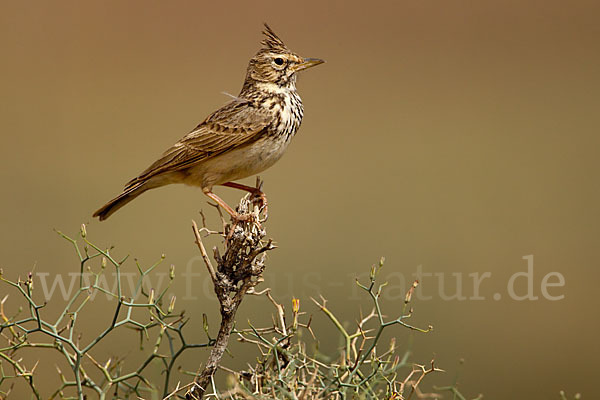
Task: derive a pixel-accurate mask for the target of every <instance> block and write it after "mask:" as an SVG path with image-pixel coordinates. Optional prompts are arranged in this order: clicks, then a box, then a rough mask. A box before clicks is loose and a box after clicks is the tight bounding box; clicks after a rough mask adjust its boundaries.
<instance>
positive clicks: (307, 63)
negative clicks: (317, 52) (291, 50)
mask: <svg viewBox="0 0 600 400" xmlns="http://www.w3.org/2000/svg"><path fill="white" fill-rule="evenodd" d="M324 62H325V60H321V59H320V58H305V59H303V60H302V62H301V63H300V64H297V65H296V67H295V68H294V72H298V71H302V70H305V69H307V68H310V67H314V66H315V65H319V64H323V63H324Z"/></svg>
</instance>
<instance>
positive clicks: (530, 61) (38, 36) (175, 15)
mask: <svg viewBox="0 0 600 400" xmlns="http://www.w3.org/2000/svg"><path fill="white" fill-rule="evenodd" d="M599 11H600V5H599V4H598V2H596V1H571V2H563V1H481V2H476V1H428V0H419V1H399V2H380V1H372V2H364V1H361V2H356V1H353V2H347V1H331V2H327V1H304V2H281V1H272V2H243V3H242V2H240V3H234V2H221V3H217V2H200V1H177V2H160V1H126V2H124V1H102V2H100V1H97V2H91V1H87V2H79V1H60V2H45V1H32V2H8V1H2V3H1V6H0V52H1V58H2V59H1V62H0V76H1V79H2V85H1V88H2V89H1V90H2V92H1V93H2V94H1V96H0V121H1V123H2V129H1V131H2V133H1V134H2V141H1V145H0V149H1V150H0V152H1V157H0V166H1V168H0V179H1V182H2V192H1V193H2V196H1V200H0V201H1V203H0V204H1V211H0V224H1V226H2V229H1V231H0V243H1V246H2V247H1V251H2V253H1V254H2V255H1V259H0V263H1V265H0V266H1V267H2V268H3V269H4V272H5V274H6V275H7V276H9V277H11V278H16V277H17V276H18V275H21V276H24V275H25V274H26V273H27V272H28V271H30V270H31V269H32V268H34V266H35V271H36V272H48V273H50V274H51V275H50V276H51V277H52V276H54V275H55V274H66V273H68V272H72V271H76V270H77V268H78V266H77V263H76V262H75V259H74V256H73V254H72V250H71V249H70V248H69V246H68V245H67V243H65V242H64V241H61V240H60V239H59V238H58V237H57V235H56V234H55V233H54V232H53V231H52V229H53V228H57V229H60V230H63V231H65V232H67V233H70V234H73V235H75V234H76V232H77V231H78V229H79V225H80V224H81V223H84V222H85V223H88V222H89V226H88V232H89V235H90V238H91V239H92V240H93V241H95V242H97V243H99V244H101V245H109V244H116V245H117V248H116V250H115V251H117V252H118V253H119V254H122V255H124V254H132V255H134V256H135V257H137V258H138V259H139V260H140V262H141V263H142V264H144V265H150V264H151V263H152V262H154V261H155V260H157V259H158V258H159V257H160V255H161V254H162V253H165V254H166V256H167V260H166V264H165V271H166V268H167V267H168V265H170V264H174V265H175V266H176V271H177V274H178V278H177V279H176V284H175V285H176V286H175V288H174V290H173V292H178V293H180V295H179V298H178V303H177V305H178V307H182V308H185V309H186V310H187V313H188V314H189V315H190V316H191V317H192V324H191V329H190V330H189V333H188V335H191V337H192V338H194V337H195V335H197V338H198V340H203V338H204V336H203V334H201V333H200V332H201V324H200V321H201V313H202V312H206V313H207V314H208V315H209V318H210V321H211V324H212V325H211V326H212V329H213V330H216V327H215V324H216V321H217V316H218V313H217V304H216V302H215V301H214V300H213V299H212V298H211V292H210V290H209V288H208V287H207V286H206V285H205V283H206V281H205V280H204V278H205V277H206V276H205V274H204V269H203V268H204V267H203V265H202V263H201V262H200V260H199V259H198V251H197V249H196V247H195V245H194V243H193V238H192V234H191V230H190V220H191V219H192V218H198V214H197V213H198V210H199V209H201V208H202V209H205V210H206V211H207V213H208V215H209V221H210V222H211V223H213V224H215V226H216V225H217V224H218V220H217V218H216V217H215V214H214V213H213V211H212V210H211V209H210V207H208V206H207V205H206V200H207V199H206V198H205V197H204V196H203V195H202V193H201V191H200V190H198V189H195V188H190V187H183V186H171V187H167V188H161V189H158V190H156V191H152V192H148V193H147V194H144V195H143V196H142V197H140V198H139V199H137V200H136V201H135V202H133V203H131V204H130V205H128V206H127V207H125V208H124V209H122V210H121V211H119V212H118V213H117V214H115V215H114V216H112V217H111V218H110V219H109V220H107V221H105V222H103V223H98V222H97V221H95V220H92V219H91V214H92V212H93V211H94V210H95V209H97V208H98V207H99V206H101V205H102V204H103V203H104V202H105V201H107V200H109V199H110V198H111V197H113V196H114V195H116V194H118V192H119V191H120V190H121V188H122V185H123V184H124V183H125V182H126V181H127V180H129V179H130V178H131V177H133V176H135V175H136V174H137V173H138V172H140V171H141V170H143V169H144V168H145V167H147V166H148V165H149V164H150V163H151V162H152V161H154V159H155V158H156V157H157V156H158V155H160V153H161V152H162V151H163V150H165V149H166V148H167V147H168V146H170V145H171V144H172V143H174V142H175V141H176V140H178V139H179V138H180V137H181V136H183V135H184V134H186V133H187V132H188V131H189V130H190V129H191V128H193V127H194V126H195V125H196V124H197V123H198V122H200V121H201V120H202V119H203V118H204V117H205V116H206V115H207V114H208V113H209V112H211V111H213V110H214V109H216V108H218V107H219V106H220V105H222V104H223V103H225V102H226V101H227V97H226V96H224V95H223V94H222V92H228V93H232V94H237V92H238V90H239V88H240V87H241V84H242V80H243V77H244V73H245V68H246V64H247V61H248V59H249V58H250V57H251V56H252V55H253V54H254V53H255V52H256V50H257V49H258V48H259V41H260V40H261V35H260V30H261V28H262V26H261V24H262V22H264V21H266V22H268V23H269V24H270V25H271V26H272V27H273V29H274V30H275V31H276V32H277V33H278V34H279V35H280V36H281V37H282V39H283V40H284V41H285V42H286V43H287V44H288V46H289V47H290V48H291V49H293V50H294V51H296V52H298V53H300V54H302V55H304V56H309V57H319V58H323V59H325V60H326V61H327V63H326V64H324V65H321V66H319V67H317V68H315V69H313V70H309V71H307V72H306V73H304V74H303V75H302V76H301V77H300V79H299V82H298V88H299V92H300V94H301V96H302V98H303V101H304V104H305V117H304V122H303V125H302V127H301V129H300V131H299V134H298V135H297V137H296V138H295V139H294V142H293V143H292V145H291V146H290V148H289V149H288V152H287V154H286V155H285V157H284V158H283V159H282V160H281V161H280V162H279V163H278V164H276V165H275V166H274V167H273V168H271V169H270V170H268V171H266V172H265V173H264V174H263V175H262V176H263V178H264V179H265V180H266V183H265V190H266V192H267V194H268V197H269V201H270V204H271V207H270V209H269V210H270V219H269V221H268V223H267V228H268V234H269V236H270V237H273V238H274V239H275V240H276V242H277V244H278V246H279V248H278V249H277V250H275V251H274V252H272V253H271V254H270V256H269V261H268V272H267V275H266V282H265V283H264V284H263V287H267V286H270V287H272V288H273V290H274V292H275V295H276V296H277V297H278V298H279V299H280V300H281V301H284V302H285V304H289V303H288V302H289V299H290V298H291V297H292V296H296V297H300V298H301V304H302V308H303V309H304V310H305V311H307V312H310V313H314V314H316V315H315V330H317V333H318V334H319V333H320V336H321V338H322V341H323V348H322V350H325V351H329V352H333V351H335V349H336V348H337V344H338V341H337V338H336V337H335V336H333V335H331V336H329V337H328V336H327V335H328V333H327V332H328V331H327V330H326V328H327V327H328V325H327V323H326V321H325V320H324V319H323V316H322V315H319V314H318V312H317V309H316V307H314V305H312V303H311V302H310V297H311V296H313V297H317V296H318V295H319V294H320V293H323V294H324V295H325V296H326V297H327V298H328V300H329V305H330V306H331V307H332V309H333V310H334V311H335V312H336V313H337V314H338V316H339V318H340V319H342V320H346V321H348V322H349V323H353V321H355V320H356V318H357V315H358V311H359V307H362V309H363V310H367V309H368V302H366V301H359V300H357V299H358V297H357V291H356V289H355V286H354V283H353V280H354V277H356V276H358V275H359V274H363V275H364V273H365V272H366V271H368V268H369V266H370V265H371V264H372V263H373V262H376V261H377V260H378V259H379V257H380V256H386V259H387V261H386V266H385V267H384V270H383V272H382V275H383V276H384V277H386V276H387V278H388V279H389V281H390V290H391V292H390V293H389V294H388V301H387V302H386V303H385V309H386V312H387V314H389V315H390V316H393V315H395V314H396V312H397V310H399V309H400V304H401V300H400V299H401V298H402V293H403V290H404V289H402V288H401V287H400V282H401V280H400V278H399V277H400V274H403V276H404V277H405V280H406V282H409V281H410V280H411V279H412V278H411V274H412V273H413V272H415V271H416V270H417V268H418V267H419V266H422V269H423V270H424V271H426V272H434V273H444V274H445V275H444V276H445V278H446V279H445V281H444V282H445V284H446V287H445V289H446V293H447V294H451V293H453V291H455V286H456V284H455V283H453V282H454V277H453V276H452V275H451V274H452V273H462V277H463V279H464V281H463V290H464V292H465V294H466V295H467V296H471V295H472V281H471V278H469V277H468V274H470V273H474V272H478V273H480V274H483V273H485V272H490V273H491V274H492V276H491V278H489V279H487V280H485V281H483V283H482V285H481V291H480V292H481V293H480V294H481V295H482V296H484V297H485V300H479V301H478V300H465V301H458V300H448V301H445V300H443V298H441V296H440V295H439V288H438V284H439V279H438V278H436V277H425V278H424V279H422V282H421V283H422V289H423V293H424V294H426V295H431V296H432V297H433V298H432V299H431V300H421V301H419V300H418V299H416V300H415V303H414V308H415V316H414V317H413V319H414V321H413V322H414V323H415V324H418V325H421V326H427V324H429V323H431V324H432V325H434V327H435V330H434V331H433V332H432V333H430V334H427V335H409V334H408V333H407V332H405V331H403V330H398V331H396V332H397V334H398V337H399V343H400V344H402V345H403V346H404V345H407V344H408V343H409V342H411V341H412V346H413V349H414V353H415V354H414V359H415V361H420V362H428V361H429V360H430V359H431V358H432V357H435V358H436V360H437V363H438V365H439V366H440V367H442V368H444V369H446V370H447V371H448V373H446V374H445V375H441V376H438V377H437V378H432V381H430V382H436V383H438V384H444V383H449V382H451V381H452V380H453V379H454V376H455V373H456V371H458V370H460V376H459V382H460V387H461V388H462V390H463V391H464V392H465V394H467V395H468V396H471V397H475V396H476V395H477V394H478V393H480V392H483V393H484V394H485V395H486V398H487V399H506V398H528V399H555V398H558V391H559V390H561V389H564V390H566V391H567V392H568V393H570V394H571V395H572V394H574V393H575V392H578V391H579V392H581V393H582V394H583V396H584V398H588V399H591V398H593V397H594V393H596V392H597V388H596V384H595V382H594V379H593V377H594V376H595V372H594V371H595V370H594V366H595V365H596V364H597V360H598V356H600V348H599V346H598V343H597V332H598V328H599V327H600V326H599V322H598V306H599V305H600V304H599V303H600V302H599V301H598V295H597V287H598V278H600V273H599V272H598V251H597V249H598V246H597V243H598V236H599V233H600V232H599V225H598V217H599V215H600V211H599V209H598V204H599V200H600V199H599V187H598V182H599V181H598V170H599V167H600V162H599V161H598V146H599V144H600V140H599V139H598V128H599V127H600V123H599V122H600V117H599V112H598V109H599V105H600V104H599V98H598V93H599V92H600V78H599V75H598V71H599V70H600V53H599V52H598V41H599V40H600V24H598V18H599V17H600V15H599ZM247 182H249V183H252V182H253V180H252V179H248V180H247ZM216 192H217V193H218V194H219V195H223V197H224V198H225V199H227V200H228V201H230V202H235V201H236V199H238V198H239V196H240V193H239V192H237V191H234V190H232V189H229V188H217V189H216ZM530 254H532V255H534V260H535V261H534V281H533V282H534V290H535V292H534V294H535V295H537V296H538V297H539V299H538V300H537V301H529V300H527V301H517V300H513V299H510V298H509V297H508V295H507V291H506V287H507V282H508V280H509V278H510V277H511V275H513V274H514V273H517V272H521V271H525V270H526V267H527V263H526V261H525V260H523V259H522V257H523V256H526V255H530ZM186 265H192V266H193V268H194V271H195V272H199V273H202V274H203V277H196V278H193V279H192V280H189V279H188V280H187V282H193V286H192V292H191V293H188V294H190V296H188V297H191V296H195V297H198V299H197V300H191V299H187V300H186V299H183V298H182V297H185V296H182V295H181V293H182V292H183V293H185V291H186V279H185V278H182V277H181V276H180V274H181V272H183V271H184V270H185V268H186ZM131 268H132V270H133V264H131ZM550 272H559V273H561V274H562V275H563V276H564V278H565V286H564V287H554V288H550V293H551V294H552V295H564V296H565V297H564V299H563V300H559V301H549V300H546V299H544V298H543V297H542V296H541V292H540V284H541V281H542V278H543V277H544V275H545V274H547V273H550ZM65 276H66V275H65ZM525 286H526V285H525V284H524V280H521V281H519V283H518V284H517V292H518V293H520V294H522V293H524V292H525V290H526V287H525ZM6 292H8V290H7V287H6V286H5V287H2V288H0V297H4V294H5V293H6ZM495 293H500V295H501V296H502V297H501V299H500V300H494V298H493V295H494V294H495ZM56 301H58V302H60V301H61V300H60V299H57V300H56ZM17 303H18V296H17V295H16V294H11V296H10V297H9V301H8V303H7V307H9V306H11V304H13V305H14V307H16V304H17ZM111 307H112V306H111ZM267 307H268V303H266V302H265V301H264V300H262V299H258V298H249V299H247V301H246V302H245V303H244V305H243V307H242V310H241V313H242V315H241V316H240V321H242V322H245V321H246V320H247V319H252V320H261V321H262V320H265V321H268V320H269V318H268V316H267V317H266V312H265V310H267V309H268V308H267ZM92 308H93V305H92ZM288 308H290V307H289V305H288ZM103 310H105V312H106V315H107V319H106V321H104V320H102V318H101V313H94V317H93V318H92V319H91V320H90V321H88V322H87V323H88V324H89V329H90V331H93V330H94V329H96V328H98V327H100V328H101V327H104V326H105V325H106V323H107V321H108V320H109V318H110V317H109V316H108V315H110V313H111V312H112V311H110V310H111V309H110V308H106V309H104V308H100V309H99V310H98V311H99V312H101V311H103ZM329 332H332V331H331V330H330V331H329ZM84 337H87V338H89V337H91V334H89V333H88V334H87V336H85V335H84ZM411 337H412V339H411ZM131 343H134V342H130V343H129V344H128V343H127V342H126V341H125V340H123V339H122V338H121V337H119V336H115V337H114V338H113V339H111V346H109V347H108V348H107V349H106V354H105V355H106V356H110V355H112V354H121V353H122V352H123V350H122V349H129V351H132V350H131V349H132V347H133V346H132V345H131ZM120 349H121V350H120ZM242 349H245V350H246V351H247V352H246V353H244V352H243V350H240V352H238V353H237V357H236V359H234V360H228V361H227V363H228V365H233V366H235V365H238V366H239V365H241V366H243V365H245V363H246V362H251V361H252V360H253V357H254V356H255V353H254V349H250V348H247V347H244V348H242ZM206 355H207V353H206V351H198V352H196V353H194V356H193V357H188V358H186V359H185V360H184V362H185V366H186V367H187V368H188V369H192V370H193V369H194V368H196V366H197V365H198V363H199V362H203V361H204V360H205V357H206ZM30 357H31V360H33V361H31V362H30V363H29V364H28V365H32V364H33V363H34V360H35V359H36V357H37V358H39V357H44V356H43V355H42V353H39V354H35V353H34V354H30ZM461 358H464V359H465V361H466V363H465V365H464V366H463V367H460V368H459V367H458V360H459V359H461ZM53 362H54V361H50V359H44V360H43V361H42V367H39V370H40V371H42V372H41V373H43V374H44V375H43V376H44V378H43V380H44V382H42V384H43V389H44V390H45V391H46V392H48V391H49V390H50V388H51V387H52V385H54V384H55V383H53V382H55V379H56V376H55V374H54V372H53V371H54V368H53V366H52V365H53ZM19 388H21V387H19ZM15 397H16V398H19V397H18V396H17V395H15Z"/></svg>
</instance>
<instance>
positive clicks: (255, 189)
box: [222, 182, 269, 220]
mask: <svg viewBox="0 0 600 400" xmlns="http://www.w3.org/2000/svg"><path fill="white" fill-rule="evenodd" d="M222 186H227V187H230V188H234V189H239V190H245V191H246V192H250V193H252V195H254V196H256V197H258V198H260V201H261V202H262V207H263V210H264V214H265V220H266V219H267V217H268V215H269V207H268V203H267V195H266V194H265V193H264V192H263V191H262V190H260V188H259V187H252V186H246V185H242V184H241V183H236V182H226V183H223V184H222Z"/></svg>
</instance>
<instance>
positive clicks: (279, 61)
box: [274, 57, 283, 65]
mask: <svg viewBox="0 0 600 400" xmlns="http://www.w3.org/2000/svg"><path fill="white" fill-rule="evenodd" d="M274 61H275V64H277V65H283V58H281V57H277V58H276V59H275V60H274Z"/></svg>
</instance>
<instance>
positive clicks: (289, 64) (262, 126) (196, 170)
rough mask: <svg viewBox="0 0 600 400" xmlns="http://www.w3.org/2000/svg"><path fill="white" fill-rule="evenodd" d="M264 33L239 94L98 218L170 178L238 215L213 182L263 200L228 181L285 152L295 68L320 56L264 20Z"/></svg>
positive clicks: (298, 113) (298, 117)
mask: <svg viewBox="0 0 600 400" xmlns="http://www.w3.org/2000/svg"><path fill="white" fill-rule="evenodd" d="M263 34H264V35H265V39H264V40H263V41H262V42H261V43H262V45H263V47H262V48H261V49H260V50H259V51H258V53H256V55H255V56H254V57H253V58H252V59H251V60H250V62H249V64H248V69H247V71H246V79H245V80H244V85H243V86H242V90H241V92H240V94H239V95H238V96H237V97H235V98H234V99H233V100H232V101H231V102H230V103H228V104H226V105H224V106H223V107H221V108H220V109H219V110H217V111H215V112H214V113H212V114H211V115H209V116H208V117H207V118H206V119H205V120H204V121H203V122H202V123H201V124H199V125H198V126H197V127H196V128H195V129H194V130H193V131H191V132H190V133H189V134H187V135H186V136H184V137H183V138H182V139H181V140H179V141H178V142H177V143H175V145H174V146H173V147H171V148H170V149H168V150H167V151H166V152H165V153H164V154H163V155H162V157H161V158H159V159H158V160H157V161H155V162H154V163H153V164H152V165H151V166H150V167H148V168H147V169H146V170H145V171H144V172H142V173H141V174H140V175H139V176H138V177H136V178H134V179H132V180H131V181H129V183H127V185H126V186H125V189H124V190H123V193H121V194H120V195H119V196H117V197H116V198H114V199H113V200H111V201H109V202H108V203H107V204H105V205H104V206H103V207H102V208H100V209H99V210H98V211H96V212H95V213H94V217H99V218H100V220H101V221H102V220H104V219H106V218H108V217H109V216H111V215H112V214H113V213H114V212H115V211H117V210H118V209H119V208H121V207H123V206H124V205H125V204H127V203H129V202H130V201H132V200H133V199H135V198H136V197H137V196H139V195H140V194H142V193H144V192H145V191H147V190H150V189H154V188H157V187H160V186H164V185H168V184H171V183H184V184H187V185H192V186H199V187H201V188H202V191H203V192H204V193H205V194H206V195H207V196H208V197H210V198H211V199H213V200H215V201H216V202H217V203H218V204H219V205H221V206H222V207H223V208H224V209H225V210H226V211H227V212H228V213H229V214H231V215H232V216H233V217H234V218H236V219H239V220H241V219H243V217H242V216H240V215H238V214H237V213H236V212H235V211H234V210H233V209H232V208H231V207H229V205H227V203H225V202H224V201H223V200H221V199H220V198H219V197H218V196H217V195H216V194H214V193H213V192H212V188H213V186H215V185H223V186H228V187H233V188H236V189H241V190H246V191H250V192H255V193H256V194H257V195H259V196H261V198H262V199H263V202H264V203H265V204H266V198H265V196H264V193H262V192H260V191H258V190H257V189H255V188H251V187H248V186H245V185H241V184H239V183H235V182H231V181H233V180H236V179H242V178H245V177H248V176H251V175H255V174H257V173H259V172H261V171H264V170H265V169H266V168H268V167H270V166H271V165H273V164H274V163H275V162H276V161H277V160H278V159H279V158H280V157H281V156H282V155H283V152H284V151H285V149H286V148H287V145H288V144H289V142H290V140H291V138H292V137H293V136H294V134H295V133H296V131H297V130H298V128H299V127H300V123H301V122H302V116H303V108H302V101H301V99H300V96H299V95H298V93H297V92H296V76H297V73H298V72H299V71H301V70H304V69H307V68H310V67H312V66H315V65H318V64H321V63H323V60H319V59H314V58H303V57H301V56H299V55H298V54H296V53H294V52H292V51H291V50H289V49H288V48H287V47H286V45H285V44H284V43H283V42H282V41H281V39H279V37H277V35H276V34H275V33H274V32H273V30H271V28H269V26H268V25H267V24H265V30H264V31H263Z"/></svg>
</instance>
